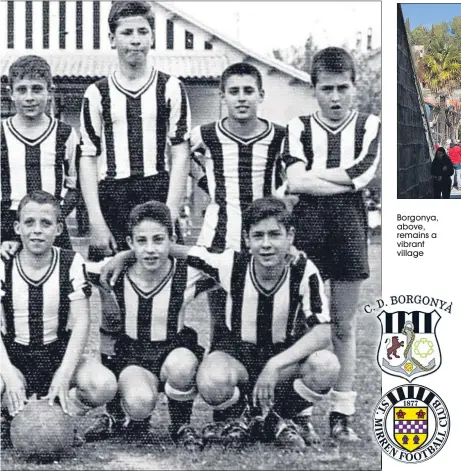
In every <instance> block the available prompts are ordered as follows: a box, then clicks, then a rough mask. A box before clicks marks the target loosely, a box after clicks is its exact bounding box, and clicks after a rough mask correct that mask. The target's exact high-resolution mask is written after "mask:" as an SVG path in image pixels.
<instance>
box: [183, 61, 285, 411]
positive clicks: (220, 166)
mask: <svg viewBox="0 0 461 471" xmlns="http://www.w3.org/2000/svg"><path fill="white" fill-rule="evenodd" d="M264 94H265V92H264V88H263V81H262V76H261V72H260V71H259V70H258V69H257V68H256V67H255V66H253V65H252V64H249V63H245V62H240V63H235V64H232V65H230V66H229V67H228V68H227V69H225V70H224V72H223V73H222V76H221V84H220V97H221V101H222V103H223V105H224V106H225V107H226V109H227V117H225V118H223V119H221V120H220V121H217V122H212V123H209V124H205V125H202V126H197V127H196V128H194V130H193V131H192V135H191V148H192V151H193V153H194V157H193V159H194V161H195V162H196V163H197V165H196V166H195V168H196V169H198V170H199V172H198V176H199V177H202V178H201V179H200V180H199V178H197V176H196V179H197V181H198V184H199V186H200V187H202V188H203V187H204V183H205V182H206V188H207V192H208V193H209V195H210V199H211V201H210V203H209V205H208V207H207V209H206V213H205V218H204V220H203V225H202V230H201V232H200V235H199V239H198V242H197V244H198V245H203V246H205V247H207V248H209V249H210V250H212V251H213V252H218V253H219V252H222V251H223V250H225V249H226V248H232V249H233V250H236V251H240V250H243V249H244V248H245V242H244V239H243V231H242V214H243V212H244V211H245V209H246V208H247V207H248V205H249V204H251V203H252V202H253V201H254V200H255V199H258V198H262V197H264V196H269V195H271V194H273V193H274V192H275V190H276V188H277V187H278V186H280V185H281V184H282V181H281V180H282V179H281V158H280V157H281V148H282V141H283V137H284V133H285V130H284V128H283V127H282V126H278V125H277V124H274V123H272V122H270V121H267V120H265V119H262V118H260V117H259V116H258V108H259V105H260V104H261V103H262V101H263V100H264ZM208 299H209V306H210V310H211V312H212V316H211V321H212V323H213V322H214V320H216V319H218V320H219V319H220V318H221V317H220V315H219V314H220V313H221V312H222V311H223V310H224V308H225V303H226V293H224V292H223V291H222V290H217V291H212V292H210V293H209V296H208ZM216 328H217V329H219V328H220V326H216ZM214 330H215V328H214V326H213V325H212V331H214ZM221 415H222V414H221Z"/></svg>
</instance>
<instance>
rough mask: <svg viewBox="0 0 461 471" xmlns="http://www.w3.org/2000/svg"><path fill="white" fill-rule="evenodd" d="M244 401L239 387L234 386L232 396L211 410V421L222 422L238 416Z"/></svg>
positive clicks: (243, 407)
mask: <svg viewBox="0 0 461 471" xmlns="http://www.w3.org/2000/svg"><path fill="white" fill-rule="evenodd" d="M245 404H246V401H245V399H244V396H243V395H242V394H241V393H240V389H239V388H238V387H237V386H235V388H234V394H233V396H232V397H231V398H230V399H228V400H227V401H225V402H223V403H222V404H219V406H218V408H216V407H215V408H214V410H213V421H214V422H224V421H226V420H227V419H234V418H237V417H240V416H241V415H242V413H243V410H244V409H245Z"/></svg>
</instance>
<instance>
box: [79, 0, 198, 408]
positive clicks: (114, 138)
mask: <svg viewBox="0 0 461 471" xmlns="http://www.w3.org/2000/svg"><path fill="white" fill-rule="evenodd" d="M108 22H109V30H110V41H111V45H112V47H114V48H115V49H116V51H117V55H118V67H117V70H116V71H115V72H114V73H112V74H111V75H110V76H109V77H106V78H103V79H102V80H99V81H98V82H96V83H94V84H92V85H90V86H89V87H88V89H87V90H86V92H85V96H84V100H83V106H82V112H81V133H82V145H81V149H82V157H81V161H80V170H79V172H80V178H81V190H82V195H83V198H84V200H85V204H86V207H87V210H88V217H89V223H90V230H91V241H90V248H89V259H90V260H98V259H101V258H103V257H104V256H107V255H111V254H112V253H114V252H115V251H117V250H122V249H124V248H128V245H127V243H126V236H127V235H128V231H127V222H128V216H129V214H130V211H131V210H132V209H133V208H134V207H135V206H136V205H137V204H141V203H144V202H146V201H150V200H158V201H162V202H166V203H167V204H168V207H169V208H170V210H171V214H172V217H173V220H174V221H177V219H178V217H179V207H180V204H181V203H182V200H183V196H184V193H185V188H186V178H187V173H188V167H189V163H188V160H189V136H190V109H189V103H188V99H187V95H186V91H185V88H184V85H183V84H182V83H181V82H180V81H179V80H178V79H177V78H176V77H173V76H170V75H167V74H165V73H163V72H160V71H159V70H157V69H156V68H155V67H153V65H152V64H150V63H149V61H148V58H147V56H148V53H149V50H150V48H151V46H152V43H153V40H154V27H155V18H154V16H153V11H152V8H151V5H150V4H149V2H145V1H126V2H119V1H118V2H113V4H112V7H111V10H110V13H109V18H108ZM168 147H169V149H170V150H171V169H170V166H169V161H168V158H167V148H168ZM95 195H97V197H95ZM178 236H180V233H179V231H178ZM100 294H101V299H102V309H103V313H102V316H103V323H106V319H109V318H110V317H111V316H112V315H114V311H116V307H115V305H114V300H113V298H111V296H109V295H108V294H107V293H106V292H105V291H104V290H100ZM115 314H116V313H115ZM107 322H109V321H107ZM101 344H102V346H103V350H102V360H103V363H104V364H106V365H107V366H109V367H111V362H112V356H113V355H112V353H113V352H112V347H113V345H112V342H111V341H110V339H109V338H108V337H107V336H105V335H104V334H101ZM108 407H109V408H110V409H111V410H112V412H113V413H116V412H117V410H118V412H119V413H120V412H121V411H120V408H119V407H117V404H116V401H115V402H113V403H111V404H109V405H108ZM119 415H121V414H119Z"/></svg>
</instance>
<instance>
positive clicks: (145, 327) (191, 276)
mask: <svg viewBox="0 0 461 471" xmlns="http://www.w3.org/2000/svg"><path fill="white" fill-rule="evenodd" d="M171 260H172V263H171V269H170V271H169V273H168V274H167V275H166V277H165V278H164V280H163V281H162V282H161V283H160V284H159V285H158V286H156V287H155V288H154V289H153V290H151V291H148V292H146V291H143V290H142V289H141V288H140V287H139V286H137V284H136V283H135V282H134V281H133V279H132V278H131V277H130V274H129V271H127V272H125V274H124V275H123V276H120V277H119V278H118V280H117V282H116V283H115V285H114V287H113V291H114V293H115V297H116V299H117V303H118V306H119V308H120V314H121V323H122V326H123V327H122V328H123V333H124V334H126V335H127V336H128V337H130V338H132V339H134V340H142V341H149V342H158V341H168V340H171V339H172V338H173V337H174V336H175V335H176V334H177V333H178V332H180V331H181V330H182V329H183V327H184V317H185V308H186V306H187V305H188V304H189V303H190V302H191V301H192V300H193V299H194V298H195V297H196V296H198V295H199V294H200V293H202V292H204V291H206V290H208V289H210V288H211V287H212V285H213V283H210V282H209V280H207V278H206V277H204V275H203V274H202V273H201V272H200V271H198V270H195V269H194V268H192V267H188V266H187V264H186V262H185V261H184V260H175V259H171ZM106 261H107V259H106V260H105V261H103V262H99V263H88V271H89V276H90V280H91V281H92V282H94V283H95V284H98V283H99V277H98V275H99V273H100V269H101V267H102V265H103V264H104V263H105V262H106Z"/></svg>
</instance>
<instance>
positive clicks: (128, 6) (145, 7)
mask: <svg viewBox="0 0 461 471" xmlns="http://www.w3.org/2000/svg"><path fill="white" fill-rule="evenodd" d="M130 16H142V17H143V18H145V19H146V20H147V22H148V23H149V26H150V28H151V30H152V32H153V31H154V30H155V17H154V12H153V10H152V6H151V5H150V3H149V2H145V1H142V0H139V1H133V2H125V1H121V0H118V1H116V2H113V3H112V7H111V9H110V12H109V19H108V22H109V31H110V32H111V33H112V34H114V33H115V30H116V29H117V26H118V22H119V20H120V18H128V17H130Z"/></svg>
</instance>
